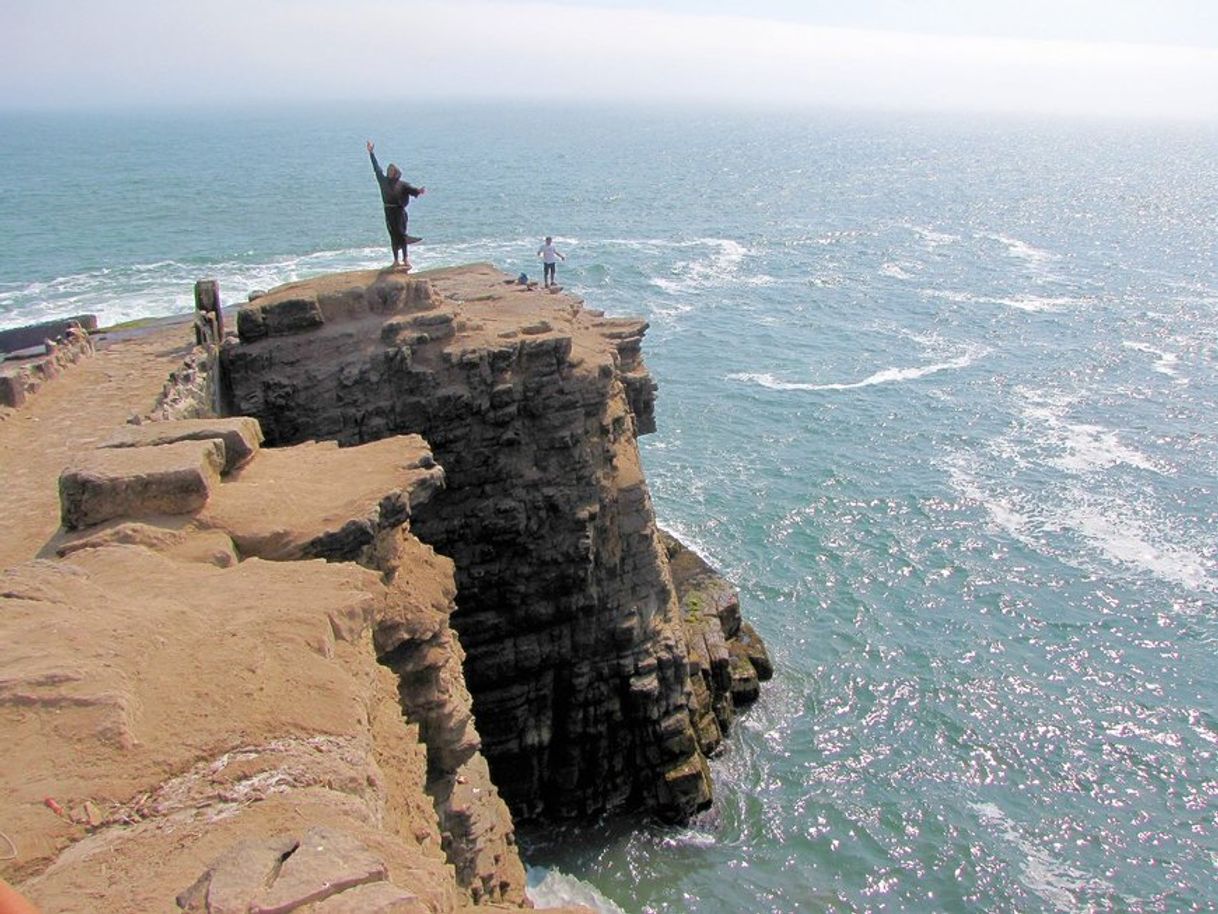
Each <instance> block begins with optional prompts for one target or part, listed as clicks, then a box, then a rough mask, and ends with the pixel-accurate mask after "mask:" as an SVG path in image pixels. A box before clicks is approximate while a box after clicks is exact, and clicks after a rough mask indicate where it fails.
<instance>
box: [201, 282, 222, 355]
mask: <svg viewBox="0 0 1218 914" xmlns="http://www.w3.org/2000/svg"><path fill="white" fill-rule="evenodd" d="M195 310H196V311H203V312H206V313H207V314H211V315H214V318H215V327H216V339H215V343H216V345H217V346H219V345H220V343H221V341H223V339H224V312H223V311H221V310H220V283H219V282H217V281H216V280H214V279H200V280H199V281H198V282H196V283H195ZM198 336H199V332H198V331H197V330H196V331H195V337H196V338H195V342H196V343H198V344H200V345H202V344H203V340H201V339H198Z"/></svg>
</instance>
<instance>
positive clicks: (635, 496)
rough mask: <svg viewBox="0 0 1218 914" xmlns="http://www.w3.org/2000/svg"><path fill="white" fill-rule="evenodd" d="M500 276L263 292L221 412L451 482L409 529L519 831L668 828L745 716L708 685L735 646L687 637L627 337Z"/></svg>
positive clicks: (703, 802) (693, 806) (697, 798)
mask: <svg viewBox="0 0 1218 914" xmlns="http://www.w3.org/2000/svg"><path fill="white" fill-rule="evenodd" d="M504 278H505V277H503V276H502V274H500V273H499V272H498V271H496V270H494V269H492V268H490V267H472V268H461V269H459V270H450V271H436V272H434V273H431V274H428V275H427V276H426V277H425V278H422V279H412V278H407V277H405V276H403V275H401V274H396V273H391V272H380V273H378V272H368V273H355V274H343V275H339V276H330V277H325V278H323V279H320V280H314V281H311V282H308V283H299V284H294V285H292V286H287V287H283V288H282V289H278V290H275V291H273V292H271V293H270V294H268V295H266V296H264V297H261V298H259V299H258V300H257V301H256V302H255V303H253V304H251V305H250V306H248V307H247V308H245V309H243V310H242V312H241V315H240V317H239V320H238V328H239V333H240V337H241V340H240V342H239V343H230V344H228V345H226V347H225V348H224V350H223V352H222V360H221V361H222V369H223V370H222V377H223V384H224V390H225V397H226V400H227V407H228V409H229V410H230V411H231V412H232V413H234V414H243V415H251V416H255V417H257V418H258V419H259V420H260V421H261V423H262V428H263V431H264V433H265V434H266V437H267V440H268V442H269V443H271V444H276V445H286V444H293V443H297V442H301V441H304V440H307V439H332V440H336V441H337V442H339V443H341V444H344V445H353V444H360V443H364V442H369V441H373V440H376V439H379V438H382V437H385V436H387V435H395V434H402V433H418V434H421V435H422V436H423V437H424V438H425V439H426V440H427V442H428V443H429V444H430V445H431V447H432V449H433V451H434V453H435V455H436V459H437V461H438V463H439V464H440V465H441V466H442V467H443V468H444V471H445V475H446V479H447V484H446V487H445V489H444V490H443V491H442V492H440V493H437V494H436V495H435V497H433V498H431V499H430V500H428V502H427V503H425V504H423V505H422V506H420V507H419V508H418V509H417V510H416V511H415V513H414V517H413V519H412V528H413V530H414V532H415V534H417V535H418V536H419V538H420V539H422V540H423V541H424V542H426V543H428V544H429V545H431V546H433V547H435V549H436V550H437V551H438V552H440V553H441V554H443V555H446V556H449V557H451V558H452V559H453V560H454V562H455V563H456V569H457V584H458V595H457V604H458V610H457V612H456V613H454V615H453V617H452V623H453V626H454V627H455V628H456V629H457V631H458V632H459V633H460V639H461V644H462V645H463V647H464V650H465V652H466V654H467V659H466V663H465V682H466V684H467V685H468V687H469V690H470V692H472V693H473V700H474V710H475V712H476V717H477V721H478V729H479V731H480V732H481V734H482V739H483V751H484V754H485V755H486V757H487V759H488V760H489V762H490V764H491V768H492V771H493V775H494V779H495V782H496V784H498V786H499V788H500V790H501V791H502V793H503V795H504V797H505V799H507V800H508V802H509V805H510V806H511V807H512V808H513V810H514V811H515V812H517V813H518V814H522V815H525V816H539V815H555V816H570V815H588V814H593V813H596V812H598V811H601V810H604V809H609V808H616V807H620V806H624V805H636V806H642V807H645V808H649V809H651V810H653V811H655V812H656V813H657V814H658V815H660V816H661V817H664V818H668V819H674V820H679V819H684V818H687V817H688V816H690V815H691V814H693V813H694V812H695V811H697V810H698V809H701V808H704V807H705V806H707V805H708V804H709V802H710V779H709V774H708V769H707V765H706V755H707V754H708V753H710V752H713V751H714V750H715V749H716V748H717V746H718V745H719V742H720V740H721V738H722V733H723V730H724V729H725V727H726V726H727V725H728V723H730V720H731V715H730V709H731V707H732V704H733V701H734V699H733V695H735V696H737V699H741V698H743V699H747V698H748V696H747V695H746V690H744V689H736V688H733V682H734V680H733V674H732V672H731V668H730V661H729V666H728V668H727V670H726V673H724V672H723V671H722V670H720V669H719V667H718V666H716V664H718V663H719V661H720V657H719V653H717V652H718V651H719V645H720V644H722V643H723V640H724V638H725V637H732V636H734V635H735V632H734V631H732V632H727V631H726V630H725V631H724V633H723V635H722V636H720V637H719V638H718V640H716V638H715V637H714V635H713V634H710V635H709V636H708V632H709V631H710V630H709V629H707V628H706V626H704V625H702V624H701V620H702V619H703V618H704V617H699V622H698V624H697V625H695V626H693V627H692V628H691V627H689V626H688V625H687V624H686V621H685V619H683V613H682V611H681V609H680V604H679V600H678V594H677V591H676V589H675V588H674V586H673V580H672V576H671V573H670V570H669V562H668V551H667V550H666V549H665V546H664V544H663V543H662V542H661V539H660V536H659V533H658V531H657V529H656V525H655V518H654V514H653V511H652V507H651V500H650V495H649V492H648V489H647V485H646V481H645V479H644V477H643V473H642V470H641V467H640V463H639V455H638V450H637V445H636V437H637V435H639V434H642V433H645V432H648V431H651V430H652V429H653V428H654V418H653V407H654V384H653V383H652V381H651V378H650V376H649V375H648V373H647V370H646V368H645V366H644V365H643V363H642V360H641V341H642V337H643V333H644V331H645V330H646V324H645V323H643V322H642V321H638V320H614V319H607V318H605V317H604V316H603V315H602V314H600V313H599V312H596V311H591V310H587V309H584V308H583V307H582V306H581V304H580V303H579V302H578V301H576V300H574V299H570V298H567V297H564V296H561V295H549V294H546V293H545V292H542V291H539V290H528V289H525V288H523V287H518V286H513V285H508V284H506V283H505V282H504ZM686 615H688V614H686ZM727 627H730V626H727ZM691 632H692V634H691ZM691 638H694V639H695V640H696V645H695V647H694V650H692V651H691V644H690V641H691ZM424 640H425V639H424ZM711 642H714V645H713V646H712V647H709V648H708V647H707V645H708V644H710V643H711ZM386 654H387V656H389V657H390V658H392V659H393V661H394V662H399V661H400V662H403V663H406V664H413V665H416V666H417V665H418V664H419V663H420V662H422V663H423V669H424V670H427V672H420V673H419V674H418V675H419V677H420V681H425V680H426V678H427V677H428V676H435V675H438V670H439V669H440V666H441V665H442V662H441V660H440V654H439V653H437V654H436V655H435V660H434V662H432V663H431V664H430V665H428V663H427V662H426V661H420V660H419V659H418V658H419V657H420V656H427V655H428V651H427V649H425V648H421V647H419V646H418V645H415V646H412V647H409V648H407V649H403V648H402V647H400V646H398V647H393V646H387V647H386ZM712 654H713V656H712ZM443 662H447V661H443ZM691 672H692V673H693V674H694V675H693V676H691ZM405 679H406V677H404V679H403V681H405ZM755 681H756V680H755V679H754V682H755ZM424 704H426V702H424ZM435 725H436V726H438V727H441V728H447V729H449V730H452V731H453V732H458V731H459V730H460V728H461V726H462V724H461V722H459V721H452V720H440V721H438V722H437V723H436V724H435ZM457 743H458V745H459V744H460V739H459V738H458V740H457Z"/></svg>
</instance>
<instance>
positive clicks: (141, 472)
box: [59, 440, 225, 530]
mask: <svg viewBox="0 0 1218 914" xmlns="http://www.w3.org/2000/svg"><path fill="white" fill-rule="evenodd" d="M224 460H225V456H224V443H223V442H222V441H218V440H211V441H181V442H177V443H174V444H163V445H159V446H157V447H137V448H123V449H104V448H103V449H98V450H95V451H87V452H85V453H83V454H81V455H80V456H79V457H77V458H76V461H75V462H74V463H73V464H72V465H70V466H68V467H67V468H66V469H65V470H64V471H63V472H62V473H61V474H60V476H59V505H60V519H61V520H62V522H63V525H64V527H66V528H67V529H69V530H79V529H80V528H82V527H90V526H93V525H94V524H100V523H102V522H103V521H107V520H111V519H112V518H116V517H147V516H149V515H155V514H190V513H192V512H194V511H197V510H198V509H199V508H201V507H203V505H204V504H206V503H207V499H208V497H209V496H210V495H211V492H212V487H213V486H214V485H215V484H216V483H217V481H218V479H219V475H220V470H221V468H222V467H223V466H224Z"/></svg>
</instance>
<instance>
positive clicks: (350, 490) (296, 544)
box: [154, 426, 444, 561]
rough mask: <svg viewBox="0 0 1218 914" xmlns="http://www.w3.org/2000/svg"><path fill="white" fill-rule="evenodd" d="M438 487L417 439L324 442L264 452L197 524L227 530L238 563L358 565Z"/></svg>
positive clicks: (440, 478) (439, 480)
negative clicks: (250, 559) (352, 444)
mask: <svg viewBox="0 0 1218 914" xmlns="http://www.w3.org/2000/svg"><path fill="white" fill-rule="evenodd" d="M154 427H155V426H154ZM335 480H343V483H344V484H343V485H335ZM443 484H444V473H443V471H442V470H441V469H440V468H439V467H438V466H436V464H435V461H434V460H433V459H432V456H431V450H430V449H429V448H428V447H427V445H426V444H425V443H424V442H423V440H422V439H421V438H419V437H418V436H417V435H416V436H405V437H399V438H388V439H383V440H381V441H378V442H375V443H373V444H369V445H364V446H362V447H357V448H339V447H337V446H336V445H334V444H333V443H332V442H321V443H309V444H305V445H300V446H297V447H294V448H291V449H290V450H288V449H271V450H264V451H261V452H260V454H259V457H258V459H257V460H255V461H253V462H252V463H250V464H249V465H248V466H246V467H245V468H244V469H242V471H241V474H240V480H239V482H238V484H235V485H234V484H227V485H224V486H220V487H219V488H218V489H217V490H216V491H215V493H214V495H213V497H212V500H211V501H210V502H209V503H208V505H207V507H206V509H204V510H203V511H202V513H201V514H200V518H199V523H200V524H201V525H202V526H204V527H209V528H213V529H219V530H223V531H225V532H226V533H227V534H228V535H229V536H231V537H232V539H233V542H234V543H236V546H237V550H238V551H239V552H240V553H241V555H243V556H258V557H260V558H265V559H273V560H276V561H292V560H297V559H303V558H324V559H327V560H328V561H359V560H360V559H361V555H362V553H363V552H364V551H365V550H369V549H372V548H373V545H374V543H375V541H376V537H377V535H378V533H380V532H381V531H383V530H389V529H392V528H395V527H398V526H400V525H402V524H403V523H405V522H406V521H407V520H408V519H409V518H410V515H411V511H412V509H413V505H415V504H421V503H423V502H425V501H427V500H428V499H429V498H431V497H433V496H434V494H435V492H436V491H437V490H439V489H440V488H441V487H442V486H443Z"/></svg>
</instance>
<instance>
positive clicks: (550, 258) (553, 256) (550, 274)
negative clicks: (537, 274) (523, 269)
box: [537, 235, 567, 289]
mask: <svg viewBox="0 0 1218 914" xmlns="http://www.w3.org/2000/svg"><path fill="white" fill-rule="evenodd" d="M537 256H538V257H540V258H541V262H542V264H543V268H542V271H541V272H542V279H544V280H545V286H546V288H547V289H548V288H550V283H554V285H558V283H557V282H555V281H554V270H555V268H556V267H557V266H558V261H559V260H560V259H561V260H566V259H567V258H566V255H564V254H560V253H558V250H557V249H556V248H555V247H554V239H553V238H551V237H550V236H549V235H546V243H545V244H543V245H542V246H541V247H539V248H538V249H537Z"/></svg>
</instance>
